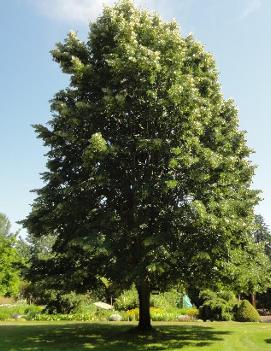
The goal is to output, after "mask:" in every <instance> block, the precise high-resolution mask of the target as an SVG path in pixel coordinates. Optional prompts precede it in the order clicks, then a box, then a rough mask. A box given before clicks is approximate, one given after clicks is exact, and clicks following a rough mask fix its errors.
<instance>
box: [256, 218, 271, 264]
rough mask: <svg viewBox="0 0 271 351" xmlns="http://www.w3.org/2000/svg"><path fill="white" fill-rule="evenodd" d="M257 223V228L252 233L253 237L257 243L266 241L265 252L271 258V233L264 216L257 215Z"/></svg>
mask: <svg viewBox="0 0 271 351" xmlns="http://www.w3.org/2000/svg"><path fill="white" fill-rule="evenodd" d="M255 225H256V229H255V230H254V231H253V233H252V236H253V239H254V241H255V242H256V243H264V249H265V253H266V255H267V256H268V257H269V258H270V259H271V233H270V230H269V227H268V226H267V224H266V223H265V221H264V218H263V216H261V215H256V216H255Z"/></svg>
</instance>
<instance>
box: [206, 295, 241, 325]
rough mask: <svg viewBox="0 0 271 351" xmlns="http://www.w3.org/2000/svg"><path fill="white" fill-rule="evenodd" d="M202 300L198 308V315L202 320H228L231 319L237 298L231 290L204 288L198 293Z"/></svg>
mask: <svg viewBox="0 0 271 351" xmlns="http://www.w3.org/2000/svg"><path fill="white" fill-rule="evenodd" d="M200 298H201V299H202V300H203V304H202V306H200V308H199V317H200V318H201V319H203V320H217V321H229V320H232V319H233V315H234V313H233V310H234V307H235V306H236V304H237V299H236V298H235V296H234V294H233V293H232V292H231V291H220V292H214V291H211V290H204V291H202V292H201V293H200Z"/></svg>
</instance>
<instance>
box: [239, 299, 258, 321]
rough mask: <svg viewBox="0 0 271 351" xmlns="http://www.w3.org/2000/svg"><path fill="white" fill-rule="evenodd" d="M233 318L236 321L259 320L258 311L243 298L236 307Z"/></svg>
mask: <svg viewBox="0 0 271 351" xmlns="http://www.w3.org/2000/svg"><path fill="white" fill-rule="evenodd" d="M235 320H237V321H238V322H260V320H261V318H260V315H259V313H258V311H257V310H256V309H255V308H254V307H253V306H252V305H251V303H250V302H249V301H247V300H243V301H242V302H241V303H240V305H239V306H238V307H237V311H236V314H235Z"/></svg>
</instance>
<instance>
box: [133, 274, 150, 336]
mask: <svg viewBox="0 0 271 351" xmlns="http://www.w3.org/2000/svg"><path fill="white" fill-rule="evenodd" d="M137 292H138V298H139V324H138V329H139V330H140V331H148V330H151V329H152V327H151V316H150V287H149V284H148V283H147V282H146V281H142V282H141V283H140V284H138V286H137Z"/></svg>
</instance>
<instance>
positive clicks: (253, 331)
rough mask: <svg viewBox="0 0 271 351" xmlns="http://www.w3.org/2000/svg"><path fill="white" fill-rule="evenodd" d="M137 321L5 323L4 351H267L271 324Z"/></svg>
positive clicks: (1, 329)
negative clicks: (142, 327) (146, 324)
mask: <svg viewBox="0 0 271 351" xmlns="http://www.w3.org/2000/svg"><path fill="white" fill-rule="evenodd" d="M132 327H135V324H132V323H114V322H112V323H67V322H57V323H56V322H54V323H52V322H50V323H49V322H46V323H45V322H36V323H34V322H29V323H27V322H24V323H22V322H21V323H1V324H0V350H1V351H36V350H39V351H41V350H42V351H56V350H67V351H69V350H70V351H79V350H80V351H81V350H93V351H130V350H131V351H151V350H153V351H160V350H161V351H162V350H168V351H175V350H182V351H195V350H198V351H199V350H201V351H205V350H208V351H267V350H269V351H270V350H271V324H268V323H234V322H221V323H215V322H214V323H194V324H193V323H154V327H155V331H154V332H153V333H151V334H147V335H138V334H137V333H135V331H134V330H133V329H132Z"/></svg>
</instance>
